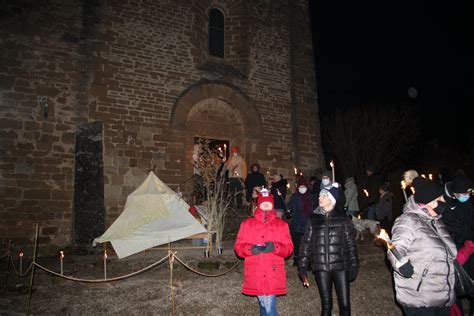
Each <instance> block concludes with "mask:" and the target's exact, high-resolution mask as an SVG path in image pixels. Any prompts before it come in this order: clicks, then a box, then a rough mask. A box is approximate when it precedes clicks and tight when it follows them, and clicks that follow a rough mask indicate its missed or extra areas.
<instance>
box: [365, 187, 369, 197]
mask: <svg viewBox="0 0 474 316" xmlns="http://www.w3.org/2000/svg"><path fill="white" fill-rule="evenodd" d="M364 193H365V196H366V197H369V191H367V190H366V189H364Z"/></svg>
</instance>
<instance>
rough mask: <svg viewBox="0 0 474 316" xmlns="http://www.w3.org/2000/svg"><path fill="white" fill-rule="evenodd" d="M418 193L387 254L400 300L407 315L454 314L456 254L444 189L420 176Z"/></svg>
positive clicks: (395, 230) (406, 209) (416, 184)
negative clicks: (448, 226) (444, 215)
mask: <svg viewBox="0 0 474 316" xmlns="http://www.w3.org/2000/svg"><path fill="white" fill-rule="evenodd" d="M412 185H413V186H414V187H415V194H414V195H412V196H410V197H409V198H408V202H407V203H406V204H405V205H404V209H403V214H402V215H400V216H399V217H398V218H397V219H396V221H395V223H394V225H393V228H392V239H391V241H390V245H389V251H388V252H387V257H388V259H389V261H390V263H391V265H392V267H393V269H394V281H395V291H396V298H397V301H398V302H399V303H400V304H401V306H402V308H403V311H404V312H405V315H407V316H410V315H446V316H448V315H450V307H451V305H452V304H453V303H454V302H455V300H456V295H455V292H454V266H453V261H454V258H452V257H451V256H450V255H449V251H448V249H447V247H449V250H451V252H452V253H454V255H455V254H456V246H455V245H454V242H453V241H452V239H451V237H450V235H449V232H448V230H447V229H446V226H445V225H444V223H443V222H442V221H441V220H440V218H441V213H442V212H443V211H444V210H445V208H446V203H444V201H443V199H442V195H443V191H442V189H441V187H440V186H439V185H437V184H436V183H434V182H432V181H430V180H427V179H424V178H422V177H416V178H414V179H413V182H412Z"/></svg>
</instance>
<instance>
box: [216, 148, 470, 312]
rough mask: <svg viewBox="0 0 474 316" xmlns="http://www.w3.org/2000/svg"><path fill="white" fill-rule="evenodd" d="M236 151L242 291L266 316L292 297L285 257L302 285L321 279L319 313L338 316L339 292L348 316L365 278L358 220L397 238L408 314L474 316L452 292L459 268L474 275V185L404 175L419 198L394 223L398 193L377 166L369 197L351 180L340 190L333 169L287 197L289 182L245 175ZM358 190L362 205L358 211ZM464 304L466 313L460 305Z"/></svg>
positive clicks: (397, 274) (394, 255)
mask: <svg viewBox="0 0 474 316" xmlns="http://www.w3.org/2000/svg"><path fill="white" fill-rule="evenodd" d="M232 152H233V156H232V157H231V158H230V159H229V161H228V163H226V164H225V165H224V166H223V168H222V172H225V171H227V172H229V174H230V175H232V174H233V175H234V177H229V182H230V184H231V187H232V192H231V193H232V197H233V198H235V197H236V196H239V194H241V196H240V201H243V203H240V202H239V201H237V200H235V202H234V205H235V206H236V207H237V208H241V207H244V206H245V207H247V208H248V209H249V210H250V211H249V218H248V219H247V220H245V221H243V222H242V224H241V226H240V229H239V232H238V235H237V239H236V243H235V246H234V250H235V253H236V254H237V255H238V256H239V257H242V258H244V270H245V271H244V282H243V287H242V293H243V294H246V295H250V296H257V298H258V302H259V306H260V315H278V311H277V303H276V302H277V301H276V300H277V296H279V295H285V294H286V293H287V287H286V269H285V259H288V258H292V263H293V266H294V267H295V268H294V269H295V270H294V273H297V274H298V276H299V278H300V280H301V281H302V283H303V285H304V286H307V285H308V272H310V271H311V272H312V273H313V274H314V279H315V281H316V284H317V289H318V293H319V297H320V302H321V315H332V302H333V299H332V293H333V288H334V289H335V293H336V295H337V302H338V306H339V314H340V315H350V314H351V304H350V282H353V281H354V280H355V279H356V277H357V274H358V270H359V259H358V252H357V245H356V240H355V236H356V233H355V230H354V225H353V220H354V217H358V216H360V215H361V214H364V217H366V218H367V219H370V220H376V221H378V223H379V224H380V227H381V228H385V229H386V230H388V231H389V232H391V245H392V247H388V248H387V258H388V262H389V264H390V265H391V268H392V271H393V280H394V286H395V292H396V299H397V301H398V303H399V304H400V306H401V308H402V310H403V313H404V314H405V315H407V316H410V315H445V316H448V315H452V316H461V315H464V312H467V311H468V313H469V315H474V299H473V297H474V293H467V294H465V296H462V297H461V296H459V295H458V294H459V293H457V292H456V288H457V287H456V286H455V282H458V281H456V278H455V274H456V271H457V269H458V266H459V265H460V266H462V267H463V268H464V270H465V271H467V273H468V274H469V275H470V276H471V277H472V276H474V256H471V254H472V253H473V252H474V217H473V206H472V202H471V200H470V196H471V194H472V187H473V183H472V182H471V180H470V179H469V178H468V177H467V176H466V175H465V174H464V173H462V172H458V174H457V175H456V176H455V177H454V178H453V179H452V181H450V182H446V183H443V185H440V183H436V182H434V181H432V180H429V179H426V178H424V177H423V176H420V175H419V174H418V173H417V172H416V171H414V170H410V171H408V172H406V173H405V175H404V180H405V181H406V183H407V184H408V185H411V186H412V189H413V194H412V195H411V196H410V197H408V198H407V199H406V201H405V203H404V204H403V210H402V214H401V215H400V216H398V217H397V218H396V219H395V218H394V216H393V212H392V211H393V196H394V194H393V193H392V192H391V190H390V185H389V183H388V182H385V181H384V180H383V178H382V177H381V176H380V175H379V174H377V173H376V172H375V169H374V168H373V167H372V166H369V167H367V168H366V169H367V170H366V175H367V177H366V181H365V183H363V184H362V187H363V190H361V188H358V186H357V183H356V181H355V179H354V177H347V178H346V179H345V181H344V185H343V186H341V185H340V184H339V183H337V182H335V181H334V179H333V175H332V173H331V172H330V171H323V172H322V173H321V174H320V177H319V178H317V177H311V178H310V179H309V181H308V180H307V179H306V177H304V176H303V175H300V176H299V177H297V178H296V179H295V181H293V184H294V186H295V187H294V188H295V189H294V192H293V193H292V194H291V196H288V197H287V194H288V191H287V189H288V187H289V181H288V180H287V179H285V178H284V177H283V175H281V174H277V175H273V176H270V175H268V173H267V177H265V175H264V174H263V173H262V172H261V169H260V166H259V165H258V164H254V165H252V166H251V168H250V172H249V173H248V174H247V176H246V177H242V176H241V175H242V174H245V173H244V170H243V169H242V167H241V166H239V161H241V158H240V157H239V154H238V149H236V148H233V149H232ZM236 179H238V180H236ZM244 190H245V194H244ZM361 191H362V192H364V193H363V194H364V195H363V196H362V198H364V202H365V205H364V207H360V205H359V201H360V200H361V196H360V194H359V193H360V192H361ZM393 220H395V221H394V222H393ZM466 298H467V300H468V301H469V306H468V307H467V306H463V304H462V302H463V299H466Z"/></svg>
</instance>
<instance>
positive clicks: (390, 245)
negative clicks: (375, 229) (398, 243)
mask: <svg viewBox="0 0 474 316" xmlns="http://www.w3.org/2000/svg"><path fill="white" fill-rule="evenodd" d="M377 238H379V239H382V240H384V241H385V242H386V243H387V248H388V250H390V251H391V252H392V254H393V255H394V256H395V258H397V261H398V262H400V263H403V262H406V261H407V260H406V259H405V258H403V256H402V255H401V254H400V253H399V252H398V250H397V248H396V247H395V244H394V243H393V242H392V240H391V239H390V237H389V236H388V234H387V232H386V231H385V229H382V230H380V233H379V235H378V236H377Z"/></svg>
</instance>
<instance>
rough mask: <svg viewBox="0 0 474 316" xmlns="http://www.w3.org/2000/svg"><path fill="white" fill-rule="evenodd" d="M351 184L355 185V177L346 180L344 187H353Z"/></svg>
mask: <svg viewBox="0 0 474 316" xmlns="http://www.w3.org/2000/svg"><path fill="white" fill-rule="evenodd" d="M351 184H355V180H354V178H353V177H349V178H347V179H346V181H345V182H344V186H345V187H347V186H348V185H351Z"/></svg>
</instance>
